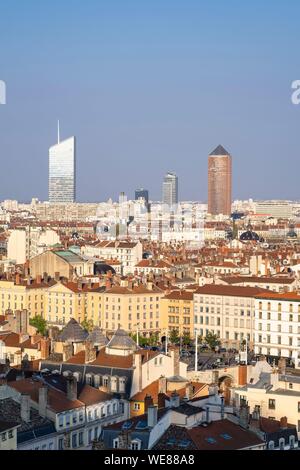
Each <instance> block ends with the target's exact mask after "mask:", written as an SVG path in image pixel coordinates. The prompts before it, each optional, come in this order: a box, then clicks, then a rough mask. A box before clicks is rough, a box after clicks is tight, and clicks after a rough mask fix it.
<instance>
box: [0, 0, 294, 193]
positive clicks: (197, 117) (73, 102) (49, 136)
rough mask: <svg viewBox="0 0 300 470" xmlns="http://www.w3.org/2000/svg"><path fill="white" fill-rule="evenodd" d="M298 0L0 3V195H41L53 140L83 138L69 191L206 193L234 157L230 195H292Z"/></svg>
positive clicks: (30, 0) (14, 0) (16, 0)
mask: <svg viewBox="0 0 300 470" xmlns="http://www.w3.org/2000/svg"><path fill="white" fill-rule="evenodd" d="M299 23H300V2H299V1H298V0H287V1H284V2H283V1H282V0H280V1H277V0H265V1H264V2H262V1H261V0H251V1H248V2H241V1H240V0H143V1H141V0H84V1H83V0H51V1H50V0H44V1H43V2H41V1H40V0H26V1H24V0H0V80H3V81H5V83H6V87H7V98H6V101H7V102H6V104H5V105H0V163H1V167H0V200H3V199H18V200H20V201H30V200H31V198H32V197H38V198H39V199H40V200H47V198H48V149H49V147H50V146H51V145H53V144H55V143H56V139H57V129H56V126H57V124H56V123H57V119H58V118H59V119H60V128H61V138H67V137H70V136H72V135H75V136H76V139H77V200H78V201H83V202H84V201H104V200H107V199H108V198H109V197H112V198H113V199H114V200H116V199H117V197H118V194H119V193H120V192H121V191H124V192H125V193H126V194H127V195H128V197H130V198H132V197H133V195H134V190H135V189H136V188H139V187H144V188H147V189H149V191H150V198H151V199H153V200H159V199H160V198H161V190H162V180H163V176H164V173H166V172H167V171H174V172H176V173H177V175H178V180H179V199H180V200H199V201H206V200H207V156H208V154H209V153H210V152H211V151H212V150H213V149H214V148H215V147H216V146H217V145H219V144H221V145H223V146H224V147H225V149H227V150H228V152H229V153H230V154H231V155H232V159H233V160H232V161H233V197H234V198H235V199H248V198H250V197H251V198H253V199H293V200H300V185H299V183H298V181H299V171H300V161H299V157H300V145H299V140H300V105H298V106H296V105H294V104H292V101H291V94H292V90H291V83H292V82H293V81H294V80H297V79H300V53H299V44H300V27H299Z"/></svg>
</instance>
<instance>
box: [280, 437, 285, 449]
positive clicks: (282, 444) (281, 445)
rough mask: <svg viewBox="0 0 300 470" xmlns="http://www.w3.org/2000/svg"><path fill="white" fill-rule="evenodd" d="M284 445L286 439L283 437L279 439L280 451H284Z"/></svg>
mask: <svg viewBox="0 0 300 470" xmlns="http://www.w3.org/2000/svg"><path fill="white" fill-rule="evenodd" d="M284 445H285V439H284V437H281V438H280V439H279V449H280V450H284Z"/></svg>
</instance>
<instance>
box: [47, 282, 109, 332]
mask: <svg viewBox="0 0 300 470" xmlns="http://www.w3.org/2000/svg"><path fill="white" fill-rule="evenodd" d="M104 290H105V287H100V286H99V284H98V283H83V282H81V281H78V282H73V281H68V282H66V283H63V282H57V283H55V284H54V285H53V286H51V287H49V288H48V289H46V290H45V291H44V303H43V305H44V309H43V316H44V318H45V320H47V322H48V323H49V324H55V325H65V324H67V323H68V322H69V321H70V319H71V318H74V319H75V320H76V321H78V323H82V322H83V321H84V320H92V321H93V324H94V325H95V326H101V323H102V321H101V318H102V305H103V303H102V293H103V291H104Z"/></svg>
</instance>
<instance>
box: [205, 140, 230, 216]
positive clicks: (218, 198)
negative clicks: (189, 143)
mask: <svg viewBox="0 0 300 470" xmlns="http://www.w3.org/2000/svg"><path fill="white" fill-rule="evenodd" d="M231 173H232V170H231V156H230V154H229V153H228V152H226V150H225V149H224V147H222V145H218V147H217V148H216V149H215V150H214V151H213V152H211V154H210V155H209V157H208V209H207V211H208V213H209V214H212V215H217V214H224V215H230V214H231Z"/></svg>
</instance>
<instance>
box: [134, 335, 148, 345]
mask: <svg viewBox="0 0 300 470" xmlns="http://www.w3.org/2000/svg"><path fill="white" fill-rule="evenodd" d="M130 336H131V338H132V339H133V341H134V342H135V343H137V334H136V333H131V334H130ZM148 341H149V340H148V338H144V336H142V335H139V346H147V344H148Z"/></svg>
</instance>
